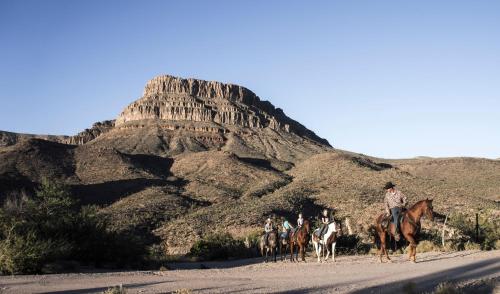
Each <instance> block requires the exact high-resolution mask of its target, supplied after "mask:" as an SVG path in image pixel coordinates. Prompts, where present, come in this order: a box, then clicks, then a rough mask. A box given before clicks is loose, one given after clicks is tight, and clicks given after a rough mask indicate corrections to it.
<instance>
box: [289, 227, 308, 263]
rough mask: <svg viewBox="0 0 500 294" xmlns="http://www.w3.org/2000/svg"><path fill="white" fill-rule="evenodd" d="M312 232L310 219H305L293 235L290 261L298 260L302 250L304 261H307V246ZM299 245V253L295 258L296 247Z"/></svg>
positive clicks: (301, 255)
mask: <svg viewBox="0 0 500 294" xmlns="http://www.w3.org/2000/svg"><path fill="white" fill-rule="evenodd" d="M310 233H311V227H310V225H309V221H308V220H304V223H303V224H302V226H301V227H300V228H299V229H298V230H297V231H296V232H295V233H294V234H293V236H291V238H290V242H289V243H290V261H295V260H296V261H298V260H299V258H298V255H299V252H300V257H301V259H302V261H306V257H305V255H306V248H307V245H308V244H309V235H310ZM295 246H298V251H297V254H296V255H295V260H294V258H293V252H294V247H295Z"/></svg>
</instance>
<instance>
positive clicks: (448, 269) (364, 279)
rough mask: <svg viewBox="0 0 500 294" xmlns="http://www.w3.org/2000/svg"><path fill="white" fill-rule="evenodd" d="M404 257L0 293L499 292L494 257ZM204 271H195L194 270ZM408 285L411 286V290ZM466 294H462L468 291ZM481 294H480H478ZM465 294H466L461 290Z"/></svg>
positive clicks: (64, 282) (124, 277)
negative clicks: (449, 286) (451, 287)
mask: <svg viewBox="0 0 500 294" xmlns="http://www.w3.org/2000/svg"><path fill="white" fill-rule="evenodd" d="M417 257H418V262H417V263H416V264H414V263H410V262H407V261H406V256H405V255H395V256H394V257H393V262H392V263H384V264H381V263H379V262H378V260H377V259H376V258H375V257H374V256H369V255H365V256H338V257H337V259H336V262H335V263H334V262H332V261H331V260H329V261H328V262H326V263H317V262H316V260H315V259H314V258H313V257H309V258H308V259H307V262H306V263H304V262H300V263H291V262H289V261H286V262H281V261H278V262H277V263H262V262H261V259H258V258H255V259H246V260H236V261H226V262H207V263H203V264H202V263H174V264H171V265H170V267H171V269H170V270H167V271H130V272H106V273H73V274H55V275H26V276H3V277H0V285H1V286H0V289H1V290H0V291H1V292H2V293H102V292H103V291H105V290H106V289H108V288H109V287H112V286H117V285H120V284H121V285H123V287H125V288H126V291H127V293H169V292H173V291H177V290H180V289H185V290H186V292H187V290H190V291H192V292H193V293H228V292H231V293H235V292H245V293H332V292H334V293H398V292H404V291H405V289H406V291H409V290H408V289H410V288H411V289H413V290H414V291H416V292H422V291H432V290H433V289H435V287H436V286H437V285H438V284H440V283H442V282H451V283H453V284H455V285H465V287H466V289H469V290H470V291H474V292H475V293H500V287H499V281H500V251H499V250H497V251H461V252H432V253H424V254H419V255H418V256H417ZM202 267H203V268H204V269H201V268H202ZM413 283H414V284H413ZM467 287H468V288H467ZM481 291H483V292H481ZM467 292H469V291H467Z"/></svg>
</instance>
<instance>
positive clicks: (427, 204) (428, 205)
mask: <svg viewBox="0 0 500 294" xmlns="http://www.w3.org/2000/svg"><path fill="white" fill-rule="evenodd" d="M424 215H425V217H427V218H428V219H429V220H431V221H433V220H434V208H433V207H432V199H426V200H424Z"/></svg>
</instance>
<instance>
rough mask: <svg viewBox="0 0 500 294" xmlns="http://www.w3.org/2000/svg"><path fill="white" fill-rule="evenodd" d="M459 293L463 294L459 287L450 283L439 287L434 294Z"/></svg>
mask: <svg viewBox="0 0 500 294" xmlns="http://www.w3.org/2000/svg"><path fill="white" fill-rule="evenodd" d="M458 293H461V291H460V290H459V289H458V288H457V287H455V286H454V285H452V284H450V283H448V282H444V283H441V284H439V285H437V287H436V289H435V290H434V292H433V294H458Z"/></svg>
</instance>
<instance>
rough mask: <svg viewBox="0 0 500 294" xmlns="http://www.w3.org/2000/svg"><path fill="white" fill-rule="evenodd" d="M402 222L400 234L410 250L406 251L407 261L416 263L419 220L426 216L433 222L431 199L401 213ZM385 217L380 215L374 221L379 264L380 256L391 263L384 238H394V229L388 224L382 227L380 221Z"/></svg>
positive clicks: (391, 224) (393, 226)
mask: <svg viewBox="0 0 500 294" xmlns="http://www.w3.org/2000/svg"><path fill="white" fill-rule="evenodd" d="M402 215H403V217H402V221H401V225H400V227H399V228H400V230H401V234H402V235H403V237H404V238H405V239H406V240H407V241H408V242H410V248H409V250H408V252H409V254H408V259H409V260H410V261H413V262H416V254H417V250H416V247H417V243H418V242H417V239H416V235H417V233H418V232H419V230H420V219H421V218H422V216H424V215H425V216H426V217H427V218H429V219H430V220H431V221H432V220H434V211H433V208H432V199H426V200H421V201H418V202H417V203H415V204H414V205H413V206H412V207H411V208H410V209H408V210H407V211H404V212H403V213H402ZM384 218H385V215H384V214H381V215H379V216H378V217H377V219H376V221H375V229H376V231H377V233H378V236H379V238H380V248H379V254H380V262H383V261H382V255H383V254H385V257H386V258H387V260H388V261H391V259H390V258H389V255H388V254H387V248H386V238H387V234H389V235H391V236H394V231H395V229H396V227H395V225H394V224H393V223H392V222H390V223H389V226H388V227H387V226H383V225H382V221H383V220H384Z"/></svg>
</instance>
